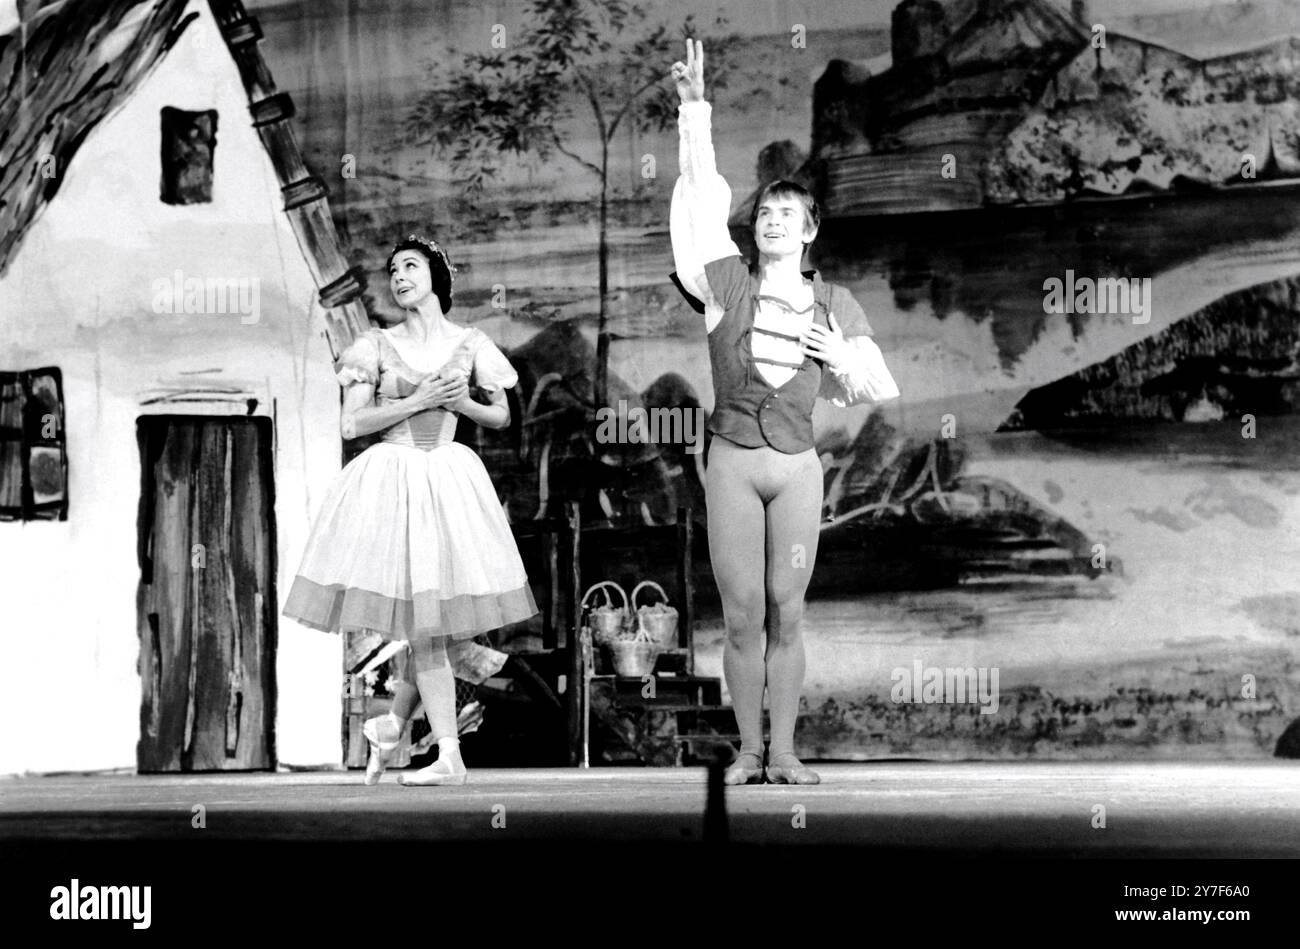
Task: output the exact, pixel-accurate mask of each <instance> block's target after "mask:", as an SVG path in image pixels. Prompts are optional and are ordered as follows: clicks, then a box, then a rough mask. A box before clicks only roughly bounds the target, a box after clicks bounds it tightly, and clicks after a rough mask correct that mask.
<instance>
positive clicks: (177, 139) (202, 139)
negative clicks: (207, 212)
mask: <svg viewBox="0 0 1300 949" xmlns="http://www.w3.org/2000/svg"><path fill="white" fill-rule="evenodd" d="M216 147H217V110H216V109H207V110H206V111H203V112H186V111H185V110H184V109H173V108H171V107H170V106H168V107H166V108H164V109H163V110H162V195H161V197H162V201H163V203H164V204H207V203H209V202H211V201H212V152H213V150H214V149H216Z"/></svg>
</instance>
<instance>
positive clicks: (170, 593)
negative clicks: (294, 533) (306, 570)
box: [136, 416, 276, 772]
mask: <svg viewBox="0 0 1300 949" xmlns="http://www.w3.org/2000/svg"><path fill="white" fill-rule="evenodd" d="M136 436H137V441H138V442H139V447H140V466H141V472H142V479H141V495H140V514H139V560H140V588H139V592H138V595H137V615H138V618H139V634H140V679H141V686H142V691H143V697H142V699H141V705H140V742H139V745H138V746H137V764H138V767H139V770H140V771H142V772H145V771H221V770H243V769H260V768H271V767H274V765H275V745H274V737H273V724H274V721H275V628H276V627H275V616H276V614H275V602H276V598H275V519H274V512H273V502H274V485H273V480H272V465H271V445H272V442H271V420H270V419H269V418H248V417H239V416H211V417H184V416H145V417H142V418H140V419H139V420H138V422H137V426H136Z"/></svg>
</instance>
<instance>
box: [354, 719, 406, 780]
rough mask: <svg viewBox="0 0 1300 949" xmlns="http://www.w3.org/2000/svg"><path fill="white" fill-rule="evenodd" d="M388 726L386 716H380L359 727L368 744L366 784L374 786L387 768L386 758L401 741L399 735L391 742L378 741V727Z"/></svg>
mask: <svg viewBox="0 0 1300 949" xmlns="http://www.w3.org/2000/svg"><path fill="white" fill-rule="evenodd" d="M385 724H388V716H387V715H381V716H379V717H378V718H371V719H367V721H366V723H365V724H364V725H362V726H361V734H363V735H365V736H366V741H368V742H369V743H370V757H369V758H368V759H367V760H366V784H367V785H372V786H373V785H376V784H378V783H379V778H380V776H381V775H383V773H384V769H385V768H387V767H388V756H389V755H390V754H392V753H393V752H394V751H396V750H397V746H398V744H399V743H400V742H401V740H402V736H401V733H400V732H399V733H398V736H397V738H396V739H395V740H393V741H380V739H379V730H380V727H381V726H383V725H385Z"/></svg>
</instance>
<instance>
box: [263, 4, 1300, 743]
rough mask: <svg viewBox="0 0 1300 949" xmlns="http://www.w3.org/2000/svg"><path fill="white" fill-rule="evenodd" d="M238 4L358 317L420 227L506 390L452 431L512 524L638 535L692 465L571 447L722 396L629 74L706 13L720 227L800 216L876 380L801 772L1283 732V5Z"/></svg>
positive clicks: (814, 665)
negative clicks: (404, 238) (505, 405)
mask: <svg viewBox="0 0 1300 949" xmlns="http://www.w3.org/2000/svg"><path fill="white" fill-rule="evenodd" d="M250 6H252V7H254V11H253V12H255V13H256V14H257V16H258V17H259V19H260V21H261V23H262V25H263V28H264V30H265V33H266V44H265V47H266V55H267V57H268V60H269V62H270V64H271V66H272V68H273V70H274V73H275V75H276V77H277V79H278V81H279V82H280V85H281V86H282V87H283V88H285V89H288V90H290V91H291V92H292V94H293V97H294V101H295V102H296V103H297V105H298V115H297V123H298V125H297V130H298V135H299V137H300V140H301V142H302V145H303V148H304V152H305V154H306V157H307V160H308V163H309V164H310V166H311V167H312V168H313V169H314V170H315V171H316V172H317V173H318V174H321V175H322V177H324V178H325V179H326V181H327V182H328V183H329V185H330V188H331V191H332V199H331V200H332V208H333V211H334V214H335V218H336V223H337V224H338V226H339V229H340V231H341V233H342V235H343V238H344V240H345V242H346V244H347V250H348V253H349V255H350V258H351V259H352V260H353V261H354V262H356V263H359V264H361V265H362V266H363V267H364V268H365V269H366V270H367V272H368V273H369V275H370V278H371V283H370V286H371V290H370V294H369V297H368V301H367V302H368V307H369V309H370V312H371V313H372V314H376V315H379V316H381V317H383V318H387V319H398V318H400V317H399V316H398V314H397V312H396V311H395V310H394V308H393V306H392V303H391V301H389V300H388V298H387V293H386V289H385V277H384V275H383V274H382V272H381V271H382V265H383V259H384V255H385V254H386V252H387V249H388V248H389V247H391V245H392V243H393V241H394V239H395V238H396V237H398V236H400V235H402V234H405V233H406V232H408V231H411V230H422V231H425V232H432V233H433V234H435V235H436V236H437V237H438V239H439V240H441V241H443V242H444V243H445V244H446V245H447V246H448V247H449V248H450V252H451V255H452V257H453V259H454V260H455V261H456V262H457V263H458V264H459V266H460V268H461V272H460V275H459V277H458V282H457V285H456V290H457V296H456V310H455V312H454V314H453V316H455V317H457V318H459V319H461V320H463V321H466V322H473V323H475V324H477V325H480V326H481V327H482V328H483V329H484V330H486V331H487V332H488V333H489V334H490V335H491V336H492V337H494V338H495V339H496V340H498V341H499V342H500V343H501V344H502V345H503V346H505V347H506V348H507V349H508V350H509V351H510V353H511V355H512V358H513V359H514V360H515V361H516V363H517V364H518V365H519V366H520V369H521V373H522V376H523V384H522V385H521V388H520V390H519V394H520V401H519V403H518V405H517V406H516V415H517V417H518V422H517V424H516V427H515V430H514V431H513V432H512V433H511V435H510V440H509V441H508V442H504V443H498V442H494V441H486V440H485V441H482V442H480V444H479V448H480V450H481V451H482V452H483V454H484V456H485V459H486V460H488V462H489V464H490V466H491V467H493V468H494V472H495V474H496V476H497V479H498V484H499V485H500V487H501V489H502V491H503V494H504V496H505V500H506V502H507V506H508V508H509V510H510V514H511V517H512V518H513V519H516V520H518V519H521V518H527V517H532V516H534V515H535V514H537V513H538V512H540V511H544V510H547V509H548V508H550V507H552V506H553V505H555V504H557V503H558V502H559V501H561V500H563V499H566V498H578V499H580V500H581V501H582V502H583V504H584V511H585V513H586V514H587V516H588V517H589V518H591V519H594V520H597V521H602V522H605V521H607V522H609V523H611V524H614V525H616V526H619V525H622V526H627V527H628V528H629V529H631V528H633V527H635V526H636V525H638V524H644V523H647V522H652V523H654V522H664V521H666V520H668V519H670V518H671V517H672V516H673V512H674V511H675V509H676V507H677V505H679V504H686V503H689V504H692V505H694V506H695V508H696V510H697V513H700V512H701V511H702V508H701V506H702V504H703V499H702V494H701V492H700V490H699V480H698V479H699V473H700V468H699V465H700V462H701V460H702V456H699V455H695V454H692V453H691V452H687V451H685V450H684V446H682V445H679V444H677V445H675V444H660V445H650V446H644V445H627V444H621V445H606V444H602V443H600V442H599V441H598V440H596V439H594V437H593V429H594V426H593V423H592V413H593V411H594V410H595V409H596V408H598V407H599V406H600V405H602V404H604V405H610V406H613V405H616V404H617V401H618V400H620V399H621V400H624V401H625V402H626V403H627V404H628V405H630V406H644V407H664V408H683V407H684V408H692V407H695V406H699V407H701V408H702V409H703V410H704V411H706V412H707V411H708V409H709V408H710V407H711V405H712V391H711V388H710V383H709V376H708V366H707V361H706V348H705V340H704V332H703V328H702V326H701V325H700V322H699V320H698V318H697V317H695V315H694V314H693V313H692V312H691V311H690V310H689V309H688V308H687V307H686V306H685V305H684V304H683V303H682V302H681V300H680V299H679V298H678V296H677V295H676V294H675V292H674V290H673V288H672V286H671V285H670V283H669V282H668V280H667V274H668V272H669V271H670V270H671V269H672V262H671V252H670V247H669V242H668V233H667V213H668V205H669V196H670V194H671V190H672V186H673V182H674V179H675V176H676V173H677V171H676V164H677V158H676V154H677V142H676V131H675V126H674V125H673V121H672V119H673V116H672V113H671V103H670V102H669V104H668V105H665V99H664V98H663V95H664V94H665V92H666V91H667V89H666V84H664V83H660V84H659V86H658V87H654V86H652V85H647V86H645V87H644V88H643V87H642V86H641V85H639V84H638V83H639V81H640V79H641V78H643V77H645V76H647V75H650V74H649V73H646V72H645V71H644V69H645V68H646V66H647V64H648V65H649V66H651V67H653V68H652V69H651V72H653V71H654V70H662V71H664V72H666V70H667V67H668V65H669V64H670V62H671V57H670V56H665V55H664V54H663V52H662V50H664V49H665V48H669V46H668V44H671V47H670V48H671V49H672V54H671V55H674V56H675V55H677V45H678V43H679V37H680V36H681V29H682V24H683V21H684V20H685V18H686V17H687V16H689V15H693V16H694V20H693V24H694V25H693V29H694V30H695V31H696V33H697V35H699V36H701V37H702V38H703V40H704V43H705V47H706V50H707V51H708V53H709V55H710V56H711V57H713V58H712V59H711V60H710V62H711V63H713V64H716V69H717V75H719V76H721V77H722V78H723V79H725V85H724V87H723V88H720V89H716V90H712V91H710V98H712V99H713V101H714V103H715V114H714V136H715V142H716V144H717V154H718V161H719V166H720V169H721V171H722V172H723V174H724V175H725V176H726V177H727V178H728V180H729V182H730V184H731V187H732V190H733V194H734V197H735V205H734V207H735V209H736V213H737V217H736V219H735V220H736V221H740V222H743V219H744V216H745V213H746V212H745V208H746V206H747V205H746V199H747V197H748V196H749V195H750V194H752V192H753V190H754V189H755V188H756V187H757V186H758V185H759V184H760V183H761V182H762V181H763V180H767V179H769V178H772V177H776V176H780V175H791V176H795V177H797V178H800V179H801V180H804V181H806V182H807V183H808V184H809V185H810V186H811V187H813V188H814V189H815V190H816V191H817V192H818V194H819V195H820V197H821V198H822V201H823V204H824V207H825V210H826V220H825V223H824V225H823V228H822V232H821V235H820V237H819V239H818V241H817V244H816V245H815V247H814V249H813V254H812V263H814V264H815V265H817V266H819V267H820V268H822V269H823V271H824V272H825V273H826V274H827V275H829V276H830V277H831V278H832V279H834V280H836V281H838V282H841V283H843V284H845V285H847V286H848V287H849V288H850V289H851V290H852V292H853V293H854V294H855V296H856V297H857V299H858V300H859V301H860V302H861V304H862V305H863V307H864V309H865V310H866V312H867V314H868V317H869V319H870V321H871V323H872V325H873V327H874V329H875V332H876V334H877V339H878V341H879V342H880V344H881V346H882V349H883V351H884V353H885V356H886V359H887V361H888V362H889V364H890V366H891V367H892V369H893V371H894V373H895V375H896V377H897V379H898V382H899V385H900V388H901V390H902V393H903V397H902V399H900V400H899V401H898V402H895V403H891V404H889V405H887V406H884V407H882V408H880V409H878V410H872V409H870V408H858V409H854V410H847V411H835V410H832V409H830V408H829V407H827V406H821V407H819V411H818V415H817V419H816V421H817V431H818V450H819V452H820V453H821V455H822V459H823V463H824V470H825V480H826V488H827V505H826V511H825V514H826V525H825V530H824V532H823V540H822V552H821V555H820V558H819V562H818V566H817V570H816V574H815V579H814V589H813V592H812V595H811V596H810V600H809V606H808V613H807V641H808V652H809V656H808V669H809V672H808V680H807V687H806V695H807V708H806V710H805V715H804V716H803V718H802V719H801V722H800V730H799V742H800V751H801V753H804V754H806V755H809V756H816V757H822V758H827V757H832V758H833V757H839V758H864V757H879V756H887V755H909V754H916V755H939V756H953V757H965V756H977V757H1005V756H1019V755H1038V756H1044V757H1049V756H1050V757H1214V758H1221V757H1241V758H1248V757H1258V756H1266V755H1270V754H1272V753H1273V751H1274V747H1275V744H1276V742H1277V739H1278V737H1279V736H1280V734H1281V733H1282V731H1283V730H1284V729H1285V727H1286V726H1287V724H1288V722H1290V721H1292V720H1293V719H1295V718H1296V715H1297V709H1298V708H1300V666H1298V665H1297V657H1298V653H1300V579H1298V578H1300V570H1297V565H1298V564H1300V532H1298V531H1297V526H1298V524H1300V474H1298V473H1297V460H1300V449H1297V447H1296V445H1297V438H1296V436H1297V434H1300V426H1298V425H1297V416H1296V414H1295V410H1296V405H1297V398H1298V397H1300V389H1298V388H1297V380H1298V379H1300V374H1298V373H1297V358H1296V357H1297V345H1298V340H1297V329H1296V326H1297V324H1296V317H1297V297H1298V295H1300V250H1297V248H1300V243H1298V242H1297V238H1298V237H1300V190H1298V187H1297V186H1298V185H1300V149H1298V148H1297V142H1298V139H1297V134H1298V132H1300V121H1298V110H1300V80H1297V78H1296V75H1297V74H1296V70H1295V63H1296V59H1297V56H1298V55H1300V45H1298V44H1297V41H1295V40H1293V39H1291V38H1290V37H1291V36H1292V35H1293V34H1297V33H1300V4H1297V3H1295V2H1286V0H1278V2H1240V3H1225V4H1205V3H1202V4H1194V3H1188V4H1186V5H1179V4H1176V3H1149V4H1141V3H1132V4H1129V3H1107V4H1102V3H1096V4H1092V5H1089V4H1085V3H1073V4H1070V3H1057V2H1053V0H995V2H987V3H986V2H977V0H920V2H914V0H907V2H904V3H901V4H897V5H895V4H890V3H862V2H858V0H846V2H828V0H827V2H819V3H816V4H811V3H808V4H804V3H793V2H780V0H770V2H761V3H759V2H754V3H741V2H738V0H737V2H731V3H726V2H716V0H715V2H712V3H704V4H699V5H692V6H688V5H686V4H683V3H678V2H668V0H646V2H644V3H642V4H640V5H633V4H628V5H626V7H624V6H622V5H618V4H604V5H601V7H602V8H603V9H604V10H605V11H606V14H605V15H604V18H602V15H600V14H593V15H594V16H595V19H594V20H593V23H594V24H595V28H594V32H592V33H591V34H585V33H583V31H582V29H580V28H578V27H574V31H573V33H572V35H571V38H570V39H571V42H569V43H567V44H566V43H563V42H562V43H561V46H560V48H559V49H558V50H557V48H556V47H555V46H552V47H549V51H548V52H545V53H543V52H539V47H538V46H537V45H536V42H535V40H536V38H537V35H538V31H539V30H540V29H542V28H543V26H544V25H545V22H546V18H545V15H544V14H543V13H542V12H541V10H542V9H550V10H552V11H555V10H565V11H570V12H572V11H577V12H578V13H581V12H583V11H585V10H587V9H589V5H588V4H584V3H574V4H558V5H557V4H549V5H547V4H542V5H540V7H539V8H534V6H533V5H532V4H527V3H520V2H513V3H504V2H497V3H492V2H488V3H479V2H472V3H471V2H462V0H437V2H426V0H389V2H378V0H374V2H358V0H310V2H308V0H291V2H286V3H271V2H267V3H261V4H250ZM609 10H614V11H616V12H617V11H623V13H624V14H625V16H624V17H623V18H621V19H617V22H611V21H610V20H609V19H608V16H607V15H608V11H609ZM530 43H531V44H532V45H530ZM635 43H640V44H642V45H641V46H639V47H633V46H632V44H635ZM629 48H631V49H632V50H633V53H632V55H630V56H629V55H627V50H628V49H629ZM567 56H571V57H573V58H572V60H571V61H570V60H567V59H566V57H567ZM544 57H549V58H547V59H545V62H544V63H543V62H542V60H543V58H544ZM539 64H541V65H545V66H546V67H547V68H550V69H552V70H553V72H551V73H549V74H547V75H549V76H550V77H551V79H552V81H553V82H554V83H555V84H556V85H557V86H562V87H563V88H564V89H566V90H571V91H566V92H565V93H564V95H563V96H561V97H560V98H559V99H558V100H555V99H552V98H550V97H549V96H547V95H546V94H545V91H544V90H542V91H539V90H538V89H537V88H536V86H535V85H534V86H529V85H528V84H527V83H526V82H524V81H523V79H521V77H524V78H526V77H528V76H530V75H531V76H534V77H536V76H537V75H538V74H539ZM710 75H713V73H711V74H710ZM575 77H577V78H576V79H575ZM583 77H585V78H583ZM583 81H589V82H590V86H588V87H586V88H585V90H584V88H583V87H582V85H581V82H583ZM494 83H498V84H500V83H504V84H506V85H505V91H504V92H503V91H502V90H501V88H499V87H494ZM510 83H514V85H510ZM440 92H443V93H446V94H445V95H441V96H440ZM584 92H585V93H590V95H587V94H584ZM530 97H532V98H530ZM593 100H594V101H595V102H596V103H597V106H598V109H593V107H592V101H593ZM521 106H522V110H521V109H520V108H519V107H521ZM624 107H626V111H625V113H624V116H623V120H622V121H621V122H620V123H617V124H616V123H615V117H616V116H618V115H619V111H620V109H623V108H624ZM511 109H514V110H515V111H511ZM530 109H532V114H531V115H530V114H529V110H530ZM494 110H496V112H495V113H494ZM521 113H522V114H523V118H519V115H520V114H521ZM503 115H504V116H506V118H505V119H503V118H502V116H503ZM538 117H541V118H542V119H543V120H544V121H542V122H541V123H538V122H536V121H533V120H535V119H537V118H538ZM512 132H513V133H514V134H513V135H512V134H511V133H512ZM503 148H505V149H513V150H503ZM488 169H491V170H493V171H494V172H495V174H492V175H487V174H486V171H487V170H488ZM602 194H603V199H602ZM602 221H603V231H602ZM602 245H603V252H602ZM602 281H604V283H605V286H606V293H605V295H604V298H603V306H602V297H601V294H600V292H599V291H600V288H601V286H602ZM320 355H321V359H322V360H325V359H326V358H327V357H326V354H325V353H324V352H323V351H322V352H321V354H320ZM670 565H671V552H669V551H666V552H664V556H663V559H662V563H660V562H658V561H656V559H655V557H654V556H653V555H650V556H649V557H648V559H647V561H646V562H645V564H643V565H641V566H640V567H639V568H638V570H639V571H640V572H638V573H637V574H636V575H630V574H626V573H625V574H624V575H620V576H616V577H615V579H618V580H620V581H624V582H626V581H627V580H629V579H631V580H635V579H640V577H641V576H642V575H644V574H649V575H652V576H654V575H655V571H656V570H661V571H664V572H665V574H664V576H667V573H666V571H667V570H668V569H670ZM704 566H705V567H707V564H705V565H704ZM664 576H658V577H657V578H658V579H664ZM590 579H591V580H595V579H600V578H597V577H592V578H590ZM710 593H711V591H710V590H709V589H708V584H707V582H706V583H705V584H704V590H703V591H702V603H701V608H702V614H701V628H700V630H699V634H698V640H699V643H700V653H699V658H698V664H699V669H700V671H704V672H713V673H714V674H718V675H720V674H721V662H720V654H721V641H720V636H721V625H720V620H719V617H718V613H717V609H716V603H711V602H710V596H709V595H710ZM950 669H962V670H973V671H974V672H975V673H976V677H977V678H978V682H979V683H980V684H981V685H984V686H986V687H987V688H988V691H987V693H977V694H976V695H975V696H969V695H968V696H966V697H965V699H964V700H956V699H955V697H954V695H953V694H952V685H953V684H954V683H953V682H952V681H949V683H948V688H947V690H946V691H945V690H944V689H939V688H937V686H935V683H936V681H937V677H938V678H941V677H942V676H943V674H944V671H945V670H950ZM994 676H996V679H994ZM949 679H950V680H951V676H950V677H949ZM995 683H996V689H994V688H993V686H994V684H995Z"/></svg>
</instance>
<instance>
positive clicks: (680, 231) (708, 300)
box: [669, 39, 740, 331]
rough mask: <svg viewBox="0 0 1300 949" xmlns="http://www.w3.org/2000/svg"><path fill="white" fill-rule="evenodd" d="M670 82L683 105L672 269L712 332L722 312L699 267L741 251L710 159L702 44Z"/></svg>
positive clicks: (693, 46)
mask: <svg viewBox="0 0 1300 949" xmlns="http://www.w3.org/2000/svg"><path fill="white" fill-rule="evenodd" d="M672 76H673V79H674V81H675V82H676V84H677V94H678V95H679V96H680V97H681V100H682V103H681V105H680V106H679V107H678V110H677V130H678V135H679V139H680V144H679V148H678V158H679V162H680V171H681V174H680V176H679V177H678V179H677V184H676V185H675V187H674V188H673V200H672V209H671V211H670V214H669V232H670V234H671V236H672V244H673V263H674V265H675V266H676V268H677V279H678V280H679V281H680V283H681V285H682V287H683V288H684V289H685V290H686V291H687V292H688V293H690V294H691V295H693V296H694V297H696V298H697V299H699V300H700V301H701V302H703V303H704V308H705V309H704V321H705V328H706V329H707V330H710V331H712V329H713V328H714V326H716V325H717V324H718V321H719V320H721V319H722V308H721V306H720V305H719V304H718V302H717V301H716V300H715V299H714V296H713V294H712V292H711V291H710V289H709V286H708V281H707V280H706V278H705V276H704V265H705V264H708V263H711V262H713V261H715V260H721V259H723V258H725V257H734V256H739V254H740V250H739V249H738V248H737V247H736V244H735V242H734V241H732V239H731V232H730V231H729V230H728V229H727V215H728V214H729V213H730V211H731V188H730V187H728V185H727V182H726V180H725V179H723V177H722V176H721V175H720V174H718V169H717V164H716V160H715V158H714V153H713V139H712V133H711V129H710V125H711V117H712V106H711V105H710V104H709V103H708V102H707V101H705V99H704V44H703V43H701V42H700V41H698V40H690V39H688V40H687V41H686V62H684V63H683V62H680V61H679V62H676V63H673V66H672Z"/></svg>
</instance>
